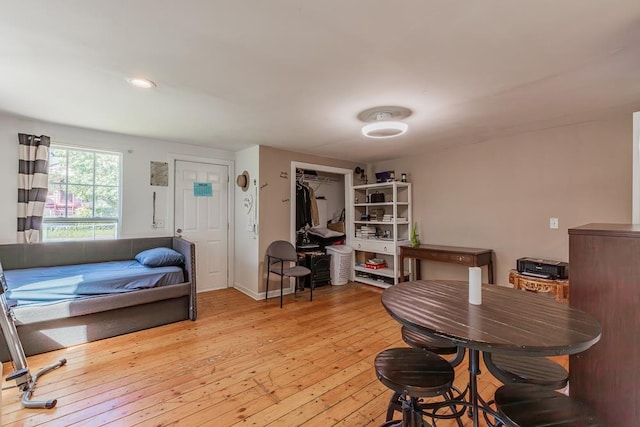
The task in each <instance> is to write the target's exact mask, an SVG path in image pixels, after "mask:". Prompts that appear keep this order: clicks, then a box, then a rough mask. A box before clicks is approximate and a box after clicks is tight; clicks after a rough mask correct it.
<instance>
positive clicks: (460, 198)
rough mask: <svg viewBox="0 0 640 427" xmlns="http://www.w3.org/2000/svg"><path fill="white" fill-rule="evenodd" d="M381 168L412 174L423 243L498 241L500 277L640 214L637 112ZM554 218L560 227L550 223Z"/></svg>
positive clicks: (435, 266) (439, 269)
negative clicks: (635, 208) (590, 227)
mask: <svg viewBox="0 0 640 427" xmlns="http://www.w3.org/2000/svg"><path fill="white" fill-rule="evenodd" d="M374 170H375V171H378V172H379V171H384V170H395V172H396V176H400V173H402V172H406V173H408V175H409V180H410V181H411V182H413V200H414V209H413V217H414V219H415V220H416V221H418V231H419V233H420V239H421V241H422V242H423V243H432V244H443V245H454V246H468V247H478V248H491V249H493V250H494V251H495V253H496V261H497V264H496V268H497V270H496V271H497V278H496V282H497V283H505V284H506V283H508V273H509V270H510V269H512V268H515V263H516V259H517V258H519V257H524V256H532V257H540V258H547V259H554V260H561V261H568V256H569V255H568V253H569V239H568V234H567V229H568V228H571V227H574V226H578V225H581V224H585V223H589V222H614V223H615V222H629V221H630V220H631V174H632V116H631V114H630V113H629V114H622V115H617V116H613V117H609V118H605V119H602V120H600V121H596V122H589V123H584V124H579V125H573V126H566V127H559V128H555V129H549V130H545V131H538V132H532V133H527V134H522V135H517V136H512V137H508V138H502V139H494V140H491V141H487V142H484V143H480V144H475V145H470V146H465V147H460V148H455V149H449V150H443V151H439V152H435V153H430V154H422V155H415V156H411V157H406V158H403V159H399V160H393V161H387V162H381V163H377V164H375V165H374ZM551 217H556V218H559V222H560V227H559V229H557V230H552V229H550V228H549V218H551ZM483 270H484V269H483ZM483 274H484V280H486V279H487V275H486V271H485V272H483ZM466 275H467V272H466V271H465V269H464V268H460V267H458V266H453V265H448V264H441V263H435V262H428V263H424V264H423V278H450V279H464V278H466V277H467V276H466Z"/></svg>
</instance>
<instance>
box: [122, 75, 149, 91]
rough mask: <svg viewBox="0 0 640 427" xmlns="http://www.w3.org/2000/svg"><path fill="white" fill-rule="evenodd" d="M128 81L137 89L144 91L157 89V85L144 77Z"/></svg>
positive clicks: (132, 78)
mask: <svg viewBox="0 0 640 427" xmlns="http://www.w3.org/2000/svg"><path fill="white" fill-rule="evenodd" d="M127 81H128V82H129V84H131V85H132V86H135V87H139V88H142V89H151V88H154V87H156V84H155V83H154V82H152V81H151V80H149V79H145V78H143V77H131V78H128V79H127Z"/></svg>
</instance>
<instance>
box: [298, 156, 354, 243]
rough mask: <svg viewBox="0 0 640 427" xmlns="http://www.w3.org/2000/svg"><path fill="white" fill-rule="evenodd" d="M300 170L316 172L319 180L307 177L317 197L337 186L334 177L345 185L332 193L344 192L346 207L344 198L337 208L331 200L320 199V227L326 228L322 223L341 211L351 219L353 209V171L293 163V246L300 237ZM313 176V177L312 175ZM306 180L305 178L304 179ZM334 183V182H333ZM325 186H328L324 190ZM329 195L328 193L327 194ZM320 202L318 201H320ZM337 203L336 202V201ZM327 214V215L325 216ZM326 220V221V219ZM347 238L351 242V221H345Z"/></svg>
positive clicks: (308, 183)
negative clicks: (298, 209)
mask: <svg viewBox="0 0 640 427" xmlns="http://www.w3.org/2000/svg"><path fill="white" fill-rule="evenodd" d="M298 170H303V171H314V172H315V173H316V174H317V175H316V176H317V179H313V180H309V177H307V180H308V182H307V185H308V186H310V187H311V188H312V189H313V190H314V192H315V193H317V194H316V197H318V196H320V197H322V196H324V195H325V190H327V189H328V188H329V185H331V186H332V187H334V186H336V182H335V180H331V179H330V177H331V176H332V175H334V176H339V177H340V178H341V179H340V181H342V182H343V183H344V189H342V188H341V189H340V190H336V189H335V188H334V189H332V190H331V191H344V192H343V193H342V194H341V195H344V206H342V203H341V202H342V198H340V203H339V205H340V206H337V205H336V204H335V203H332V201H331V200H328V199H326V198H325V199H324V200H323V199H319V200H323V202H321V203H320V204H319V206H318V207H319V211H320V216H321V217H322V219H321V220H320V224H319V226H322V227H326V223H325V224H322V222H323V221H324V222H326V220H331V219H332V218H334V217H335V215H336V213H337V212H339V211H341V210H342V209H343V208H344V211H345V215H344V217H345V218H351V207H352V203H351V186H352V182H353V171H352V170H351V169H344V168H336V167H333V166H325V165H318V164H313V163H302V162H291V172H290V175H289V176H290V177H291V179H290V182H291V189H290V194H291V196H290V199H289V200H291V215H290V221H289V223H290V241H291V243H292V244H293V245H295V244H296V239H297V237H298V235H297V232H298V229H297V227H296V226H297V224H296V222H297V221H296V219H297V207H298V206H297V201H296V185H297V184H298V179H299V175H298V174H297V171H298ZM307 175H309V174H307ZM311 176H313V175H311ZM323 176H325V177H327V178H328V179H327V180H326V181H324V180H323ZM303 180H304V177H303ZM313 181H315V182H313ZM332 181H334V182H332ZM338 182H339V181H338ZM323 186H326V187H324V188H323ZM327 194H328V193H327ZM319 200H318V201H319ZM334 202H335V201H334ZM325 212H326V214H325ZM324 218H326V219H324ZM344 224H345V230H344V232H345V236H346V238H347V241H348V240H350V239H349V236H351V225H350V221H345V223H344Z"/></svg>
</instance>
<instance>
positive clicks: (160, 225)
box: [156, 219, 557, 228]
mask: <svg viewBox="0 0 640 427" xmlns="http://www.w3.org/2000/svg"><path fill="white" fill-rule="evenodd" d="M156 228H164V219H156ZM556 228H557V227H556Z"/></svg>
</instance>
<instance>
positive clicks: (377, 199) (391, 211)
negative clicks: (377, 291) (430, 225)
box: [348, 182, 413, 288]
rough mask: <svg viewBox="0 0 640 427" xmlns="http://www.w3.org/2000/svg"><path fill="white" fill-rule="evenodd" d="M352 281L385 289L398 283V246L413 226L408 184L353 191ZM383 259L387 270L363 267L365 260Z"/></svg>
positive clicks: (377, 185) (388, 184)
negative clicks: (372, 258) (372, 257)
mask: <svg viewBox="0 0 640 427" xmlns="http://www.w3.org/2000/svg"><path fill="white" fill-rule="evenodd" d="M350 220H351V223H352V228H351V229H352V230H353V233H354V234H353V236H350V239H349V242H348V243H349V245H350V246H351V247H353V249H354V251H355V256H354V266H353V268H354V280H355V281H357V282H362V283H367V284H370V285H375V286H379V287H383V288H386V287H388V286H391V285H393V284H396V283H398V279H399V277H400V268H399V265H398V259H399V253H400V252H399V249H398V247H399V245H400V244H408V243H409V239H410V234H411V225H412V223H413V219H412V215H411V184H410V183H407V182H388V183H380V184H370V185H357V186H354V187H353V218H351V219H350ZM371 256H374V257H375V258H379V259H384V260H385V261H386V264H387V267H385V268H379V269H370V268H366V267H365V263H366V260H367V258H370V257H371Z"/></svg>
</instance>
